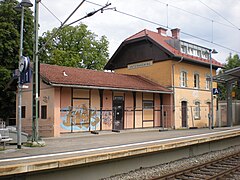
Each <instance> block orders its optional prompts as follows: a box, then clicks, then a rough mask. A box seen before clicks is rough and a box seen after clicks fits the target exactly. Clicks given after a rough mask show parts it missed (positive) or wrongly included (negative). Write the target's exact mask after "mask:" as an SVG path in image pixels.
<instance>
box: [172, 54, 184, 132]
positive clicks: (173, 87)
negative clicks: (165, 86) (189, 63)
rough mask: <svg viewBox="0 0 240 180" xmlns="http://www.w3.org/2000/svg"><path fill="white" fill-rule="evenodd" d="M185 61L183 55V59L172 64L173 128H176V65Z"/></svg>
mask: <svg viewBox="0 0 240 180" xmlns="http://www.w3.org/2000/svg"><path fill="white" fill-rule="evenodd" d="M182 61H183V57H181V59H180V60H179V61H178V62H176V63H174V64H172V89H173V112H174V121H173V128H174V129H175V78H174V74H175V65H176V64H179V63H181V62H182Z"/></svg>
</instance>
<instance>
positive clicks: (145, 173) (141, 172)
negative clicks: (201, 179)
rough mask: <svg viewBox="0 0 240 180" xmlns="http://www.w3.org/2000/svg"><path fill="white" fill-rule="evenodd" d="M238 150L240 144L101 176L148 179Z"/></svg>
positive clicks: (239, 149)
mask: <svg viewBox="0 0 240 180" xmlns="http://www.w3.org/2000/svg"><path fill="white" fill-rule="evenodd" d="M237 152H240V145H239V146H233V147H230V148H227V149H224V150H220V151H214V152H210V153H205V154H201V155H198V156H193V157H191V158H184V159H180V160H177V161H172V162H169V163H164V164H159V165H156V166H152V167H145V168H139V169H136V170H134V171H130V172H127V173H123V174H118V175H114V176H111V177H107V178H103V179H102V180H133V179H134V180H136V179H138V180H142V179H150V178H153V177H156V176H160V175H165V174H169V173H174V172H176V171H179V170H183V169H187V168H189V167H191V166H196V165H200V164H203V163H207V162H210V161H213V160H216V159H220V158H222V157H225V156H229V155H231V154H235V153H237ZM232 178H233V179H240V177H239V176H238V177H236V176H234V177H232Z"/></svg>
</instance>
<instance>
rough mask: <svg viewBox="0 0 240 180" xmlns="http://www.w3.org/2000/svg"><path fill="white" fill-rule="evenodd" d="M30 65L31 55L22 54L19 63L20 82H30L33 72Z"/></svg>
mask: <svg viewBox="0 0 240 180" xmlns="http://www.w3.org/2000/svg"><path fill="white" fill-rule="evenodd" d="M29 65H30V59H29V57H24V56H22V58H21V61H20V64H19V71H20V84H25V83H30V79H31V74H32V73H31V69H30V67H29Z"/></svg>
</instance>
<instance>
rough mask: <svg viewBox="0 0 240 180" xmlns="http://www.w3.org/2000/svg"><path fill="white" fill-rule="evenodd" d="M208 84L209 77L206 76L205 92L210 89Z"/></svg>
mask: <svg viewBox="0 0 240 180" xmlns="http://www.w3.org/2000/svg"><path fill="white" fill-rule="evenodd" d="M210 82H211V80H210V76H208V75H207V76H206V89H207V90H209V89H210Z"/></svg>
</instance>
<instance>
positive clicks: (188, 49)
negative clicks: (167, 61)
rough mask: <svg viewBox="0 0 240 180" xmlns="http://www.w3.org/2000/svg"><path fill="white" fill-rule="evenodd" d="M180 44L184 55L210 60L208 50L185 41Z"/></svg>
mask: <svg viewBox="0 0 240 180" xmlns="http://www.w3.org/2000/svg"><path fill="white" fill-rule="evenodd" d="M180 44H181V52H182V53H184V54H188V55H191V56H195V57H199V58H204V59H209V52H208V51H209V50H208V49H207V48H204V47H201V46H198V45H195V44H191V43H188V42H184V41H180Z"/></svg>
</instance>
